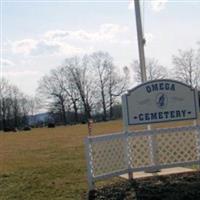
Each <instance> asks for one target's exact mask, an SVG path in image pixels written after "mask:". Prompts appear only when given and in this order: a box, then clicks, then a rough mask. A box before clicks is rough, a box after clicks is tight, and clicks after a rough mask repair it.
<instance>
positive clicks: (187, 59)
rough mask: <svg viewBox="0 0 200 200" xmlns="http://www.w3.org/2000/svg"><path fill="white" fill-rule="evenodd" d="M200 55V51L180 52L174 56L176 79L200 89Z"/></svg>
mask: <svg viewBox="0 0 200 200" xmlns="http://www.w3.org/2000/svg"><path fill="white" fill-rule="evenodd" d="M199 56H200V53H199V51H198V50H194V49H190V50H184V51H183V50H179V51H178V55H177V56H175V55H174V56H173V64H174V68H175V74H174V78H175V79H177V80H179V81H182V82H184V83H186V84H188V85H190V86H192V87H198V88H200V60H199Z"/></svg>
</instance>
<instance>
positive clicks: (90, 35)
mask: <svg viewBox="0 0 200 200" xmlns="http://www.w3.org/2000/svg"><path fill="white" fill-rule="evenodd" d="M127 32H128V28H127V27H126V26H121V25H118V24H102V25H100V26H99V29H98V30H97V31H85V30H77V31H70V30H58V29H57V30H51V31H48V32H46V33H44V34H43V35H42V37H41V38H40V39H39V40H36V39H24V40H19V41H15V42H13V44H12V52H13V53H15V54H23V55H29V56H39V55H55V54H56V55H63V54H64V55H67V56H71V55H75V54H81V53H88V51H90V49H91V48H92V45H96V43H97V42H104V41H105V42H109V43H124V44H127V41H128V40H127V39H122V38H125V37H123V36H122V34H124V33H127ZM80 42H82V43H81V44H80ZM88 42H90V44H89V43H88ZM71 43H73V45H71ZM86 43H87V49H85V48H84V47H83V44H86ZM74 44H76V45H79V46H81V45H82V46H81V47H77V46H75V45H74ZM89 45H90V46H89Z"/></svg>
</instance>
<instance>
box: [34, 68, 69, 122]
mask: <svg viewBox="0 0 200 200" xmlns="http://www.w3.org/2000/svg"><path fill="white" fill-rule="evenodd" d="M37 91H38V94H39V96H40V99H43V102H45V104H47V106H48V107H49V109H52V108H53V110H56V111H57V112H59V113H60V114H61V116H62V122H63V124H66V104H67V100H68V98H67V95H66V93H65V90H64V79H63V76H62V74H61V73H60V71H59V69H54V70H52V71H51V72H50V75H49V76H47V75H46V76H44V77H43V78H42V79H41V80H40V82H39V86H38V89H37ZM44 99H45V101H44Z"/></svg>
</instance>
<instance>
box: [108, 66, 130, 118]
mask: <svg viewBox="0 0 200 200" xmlns="http://www.w3.org/2000/svg"><path fill="white" fill-rule="evenodd" d="M118 71H119V70H118ZM118 71H117V68H116V67H115V66H114V65H109V67H108V80H109V81H108V95H109V99H108V101H109V104H108V106H109V111H110V119H112V118H113V105H114V103H115V101H116V100H117V99H118V98H119V96H121V95H122V93H124V92H125V91H126V90H127V89H128V85H129V81H130V76H129V75H130V72H129V68H128V67H127V66H125V67H124V68H123V74H120V73H119V72H118Z"/></svg>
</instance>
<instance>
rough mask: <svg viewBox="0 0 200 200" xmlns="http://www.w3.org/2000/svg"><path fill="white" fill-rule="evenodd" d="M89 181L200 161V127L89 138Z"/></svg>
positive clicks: (87, 141)
mask: <svg viewBox="0 0 200 200" xmlns="http://www.w3.org/2000/svg"><path fill="white" fill-rule="evenodd" d="M85 147H86V157H87V167H88V181H89V186H90V189H92V188H93V186H94V181H95V180H99V179H103V178H106V177H113V176H116V175H120V174H124V173H127V172H134V171H142V170H144V169H154V168H155V169H158V168H159V169H162V168H166V167H173V166H183V165H192V164H199V163H200V126H189V127H181V128H169V129H159V130H150V131H140V132H128V133H118V134H110V135H104V136H96V137H88V138H86V140H85Z"/></svg>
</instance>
